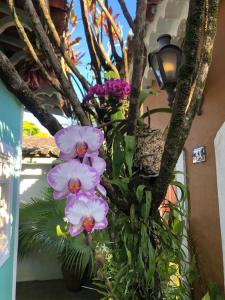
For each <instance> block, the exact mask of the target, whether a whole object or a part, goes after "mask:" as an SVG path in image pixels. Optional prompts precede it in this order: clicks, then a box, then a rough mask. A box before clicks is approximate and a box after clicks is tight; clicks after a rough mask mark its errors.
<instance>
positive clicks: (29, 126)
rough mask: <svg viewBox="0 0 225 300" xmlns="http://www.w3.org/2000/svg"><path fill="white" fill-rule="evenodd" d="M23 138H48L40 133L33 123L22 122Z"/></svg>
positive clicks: (45, 134) (43, 133)
mask: <svg viewBox="0 0 225 300" xmlns="http://www.w3.org/2000/svg"><path fill="white" fill-rule="evenodd" d="M23 136H40V137H47V136H49V134H48V133H46V132H41V131H40V129H39V128H38V127H37V126H36V125H35V124H33V123H31V122H28V121H24V122H23Z"/></svg>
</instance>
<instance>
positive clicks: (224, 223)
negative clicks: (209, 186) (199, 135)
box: [214, 123, 225, 285]
mask: <svg viewBox="0 0 225 300" xmlns="http://www.w3.org/2000/svg"><path fill="white" fill-rule="evenodd" d="M214 146H215V156H216V177H217V189H218V202H219V217H220V232H221V240H222V252H223V271H225V123H223V125H222V127H221V128H220V129H219V131H218V132H217V135H216V138H215V140H214ZM224 285H225V282H224Z"/></svg>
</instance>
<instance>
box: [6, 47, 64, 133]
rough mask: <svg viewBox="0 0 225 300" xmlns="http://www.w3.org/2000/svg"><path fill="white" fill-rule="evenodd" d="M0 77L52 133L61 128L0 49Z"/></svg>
mask: <svg viewBox="0 0 225 300" xmlns="http://www.w3.org/2000/svg"><path fill="white" fill-rule="evenodd" d="M0 78H1V80H2V81H3V82H4V83H5V85H6V87H7V88H8V89H9V90H10V91H11V92H12V93H13V94H14V95H15V96H16V97H17V99H18V100H19V101H20V102H21V104H23V105H24V106H25V107H26V109H27V110H29V111H30V112H31V113H32V114H33V115H34V116H35V117H36V118H37V119H38V120H39V121H40V123H41V124H42V125H43V126H44V127H45V128H47V129H48V130H49V132H50V133H51V134H52V135H54V134H55V133H56V132H57V131H58V130H60V129H62V126H61V125H60V124H59V122H58V121H57V119H56V118H55V117H53V116H52V115H51V114H50V113H48V112H47V110H45V109H44V108H43V107H42V106H41V105H40V104H39V103H38V101H37V96H36V95H35V94H34V92H32V91H31V90H30V89H29V87H28V85H27V84H26V83H25V82H24V81H23V80H22V78H21V77H20V75H19V74H18V72H17V71H16V69H15V68H14V66H13V65H12V63H11V62H10V60H9V59H8V58H7V57H6V56H5V54H4V53H3V52H1V50H0Z"/></svg>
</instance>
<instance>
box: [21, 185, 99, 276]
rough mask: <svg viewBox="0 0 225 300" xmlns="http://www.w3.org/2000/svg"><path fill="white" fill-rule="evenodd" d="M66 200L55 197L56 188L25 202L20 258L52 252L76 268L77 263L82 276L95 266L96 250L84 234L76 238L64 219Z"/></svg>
mask: <svg viewBox="0 0 225 300" xmlns="http://www.w3.org/2000/svg"><path fill="white" fill-rule="evenodd" d="M64 209H65V202H64V201H55V200H53V198H52V190H51V189H48V190H47V191H45V192H44V193H43V199H32V200H31V201H30V202H29V203H24V204H22V206H21V208H20V223H19V248H18V255H19V258H20V259H22V258H23V257H26V256H29V255H30V254H32V253H37V252H43V251H44V252H50V253H52V254H53V255H56V256H57V257H58V258H59V260H60V261H61V263H62V264H63V265H64V266H65V267H66V268H67V269H72V268H74V267H75V266H76V269H77V270H79V272H80V274H81V276H82V275H83V273H84V272H85V270H86V269H87V267H90V269H91V270H93V267H94V264H93V251H92V249H91V248H90V246H88V245H87V243H86V240H85V236H84V235H83V234H81V235H79V236H78V237H76V238H72V237H71V236H70V235H69V234H68V232H67V223H66V221H65V219H64Z"/></svg>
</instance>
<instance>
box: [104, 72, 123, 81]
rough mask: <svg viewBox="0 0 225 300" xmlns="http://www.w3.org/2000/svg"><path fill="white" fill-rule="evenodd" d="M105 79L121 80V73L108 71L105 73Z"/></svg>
mask: <svg viewBox="0 0 225 300" xmlns="http://www.w3.org/2000/svg"><path fill="white" fill-rule="evenodd" d="M104 77H105V79H107V80H110V79H112V78H115V79H120V75H119V73H116V72H114V71H108V72H105V73H104Z"/></svg>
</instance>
